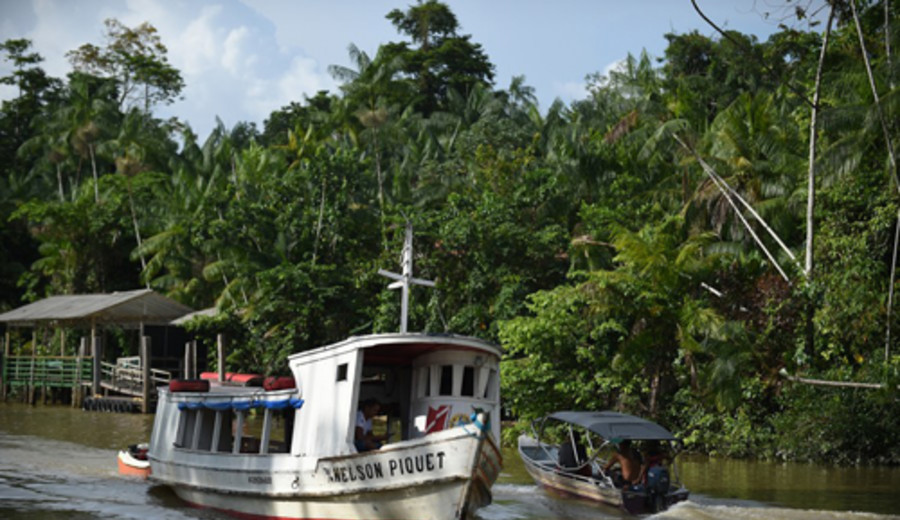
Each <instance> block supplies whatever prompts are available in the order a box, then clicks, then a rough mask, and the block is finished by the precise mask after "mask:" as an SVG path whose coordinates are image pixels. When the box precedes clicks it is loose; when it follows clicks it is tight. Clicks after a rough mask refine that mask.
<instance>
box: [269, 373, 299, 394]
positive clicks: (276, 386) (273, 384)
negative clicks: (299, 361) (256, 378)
mask: <svg viewBox="0 0 900 520" xmlns="http://www.w3.org/2000/svg"><path fill="white" fill-rule="evenodd" d="M263 388H264V389H265V390H266V391H271V390H284V389H287V388H297V382H296V381H294V378H293V377H290V376H281V377H276V376H269V377H267V378H266V379H265V381H263Z"/></svg>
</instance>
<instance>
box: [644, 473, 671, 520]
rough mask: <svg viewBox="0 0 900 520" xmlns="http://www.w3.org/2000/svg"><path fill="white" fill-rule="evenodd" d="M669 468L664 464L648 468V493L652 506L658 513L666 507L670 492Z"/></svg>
mask: <svg viewBox="0 0 900 520" xmlns="http://www.w3.org/2000/svg"><path fill="white" fill-rule="evenodd" d="M669 484H670V479H669V470H667V469H666V468H665V467H663V466H653V467H651V468H649V469H648V470H647V495H648V499H649V502H650V508H651V510H652V511H653V512H654V513H658V512H659V511H662V510H664V509H665V508H666V494H667V493H668V492H669Z"/></svg>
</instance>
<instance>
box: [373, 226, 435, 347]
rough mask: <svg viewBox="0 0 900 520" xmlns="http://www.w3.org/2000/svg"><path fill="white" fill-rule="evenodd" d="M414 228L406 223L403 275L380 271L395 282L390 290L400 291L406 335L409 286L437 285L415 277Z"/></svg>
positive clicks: (401, 261)
mask: <svg viewBox="0 0 900 520" xmlns="http://www.w3.org/2000/svg"><path fill="white" fill-rule="evenodd" d="M412 239H413V228H412V222H409V221H407V222H406V237H405V238H404V240H403V257H402V259H401V260H400V266H401V269H402V274H397V273H392V272H391V271H386V270H384V269H379V270H378V274H380V275H381V276H386V277H388V278H390V279H391V280H395V281H394V282H392V283H390V284H389V285H388V289H400V333H401V334H402V333H406V323H407V318H408V316H409V286H410V284H415V285H423V286H425V287H434V286H435V283H434V282H433V281H431V280H423V279H422V278H415V277H414V276H413V249H412Z"/></svg>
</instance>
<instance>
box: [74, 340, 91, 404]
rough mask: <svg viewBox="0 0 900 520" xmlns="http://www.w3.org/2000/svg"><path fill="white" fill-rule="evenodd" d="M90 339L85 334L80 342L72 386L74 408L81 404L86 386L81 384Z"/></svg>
mask: <svg viewBox="0 0 900 520" xmlns="http://www.w3.org/2000/svg"><path fill="white" fill-rule="evenodd" d="M87 345H88V339H87V338H86V337H84V336H82V337H81V341H79V344H78V357H77V358H76V359H75V386H74V387H72V408H77V407H79V406H81V403H82V392H83V391H84V388H83V387H82V386H81V363H83V362H84V353H85V352H87V348H88V347H87Z"/></svg>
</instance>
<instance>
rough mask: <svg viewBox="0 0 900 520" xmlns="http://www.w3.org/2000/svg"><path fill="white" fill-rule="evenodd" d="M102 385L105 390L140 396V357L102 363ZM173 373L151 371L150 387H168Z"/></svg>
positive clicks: (141, 384)
mask: <svg viewBox="0 0 900 520" xmlns="http://www.w3.org/2000/svg"><path fill="white" fill-rule="evenodd" d="M100 374H101V377H100V384H101V385H102V386H104V387H105V388H109V389H111V390H115V391H117V392H121V393H123V394H129V395H135V396H140V395H141V392H142V389H143V368H142V365H141V358H140V356H131V357H123V358H119V359H117V360H116V362H115V363H107V362H106V361H101V362H100ZM171 380H172V373H171V372H168V371H166V370H159V369H156V368H151V369H150V387H151V390H155V389H156V387H157V386H159V385H168V384H169V382H170V381H171Z"/></svg>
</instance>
